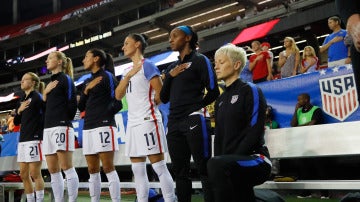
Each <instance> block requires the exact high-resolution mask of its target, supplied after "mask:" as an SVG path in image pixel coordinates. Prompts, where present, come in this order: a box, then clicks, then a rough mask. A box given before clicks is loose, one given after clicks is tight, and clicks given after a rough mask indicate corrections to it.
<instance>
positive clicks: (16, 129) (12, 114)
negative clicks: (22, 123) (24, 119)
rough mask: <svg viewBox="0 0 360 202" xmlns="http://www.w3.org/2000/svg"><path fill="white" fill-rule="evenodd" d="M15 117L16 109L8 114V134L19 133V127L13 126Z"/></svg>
mask: <svg viewBox="0 0 360 202" xmlns="http://www.w3.org/2000/svg"><path fill="white" fill-rule="evenodd" d="M15 115H16V109H13V110H11V111H10V112H9V114H8V118H7V126H8V131H9V133H12V132H19V126H15V124H14V117H15Z"/></svg>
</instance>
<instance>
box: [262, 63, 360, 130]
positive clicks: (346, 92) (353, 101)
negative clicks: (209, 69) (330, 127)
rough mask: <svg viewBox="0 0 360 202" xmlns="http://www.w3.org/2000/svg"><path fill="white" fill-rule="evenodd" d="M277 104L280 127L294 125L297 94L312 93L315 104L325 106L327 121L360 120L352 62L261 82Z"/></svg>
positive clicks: (271, 100) (276, 112)
mask: <svg viewBox="0 0 360 202" xmlns="http://www.w3.org/2000/svg"><path fill="white" fill-rule="evenodd" d="M257 86H259V87H260V88H261V89H262V91H263V93H264V95H265V97H266V100H267V103H268V105H271V106H272V107H273V115H274V120H276V121H277V122H278V123H279V125H280V128H285V127H291V126H290V122H291V118H292V116H293V114H294V111H295V106H296V103H297V97H298V95H299V94H301V93H308V94H309V95H310V101H311V103H312V104H313V105H316V106H319V107H321V108H322V110H323V114H324V119H325V123H339V122H347V121H358V120H360V111H359V103H358V101H357V97H358V95H357V92H356V87H355V79H354V74H353V71H352V66H351V65H346V66H339V67H333V68H327V69H322V70H319V71H317V72H312V73H305V74H301V75H297V76H293V77H289V78H284V79H279V80H273V81H268V82H263V83H259V84H257Z"/></svg>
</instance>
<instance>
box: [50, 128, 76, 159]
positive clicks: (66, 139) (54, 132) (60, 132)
mask: <svg viewBox="0 0 360 202" xmlns="http://www.w3.org/2000/svg"><path fill="white" fill-rule="evenodd" d="M43 150H44V155H48V154H55V153H56V152H57V151H74V150H75V134H74V129H73V128H71V127H68V126H57V127H52V128H45V129H44V138H43Z"/></svg>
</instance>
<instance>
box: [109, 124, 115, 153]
mask: <svg viewBox="0 0 360 202" xmlns="http://www.w3.org/2000/svg"><path fill="white" fill-rule="evenodd" d="M110 130H111V142H112V145H111V146H112V150H113V151H115V133H114V128H113V127H112V126H110Z"/></svg>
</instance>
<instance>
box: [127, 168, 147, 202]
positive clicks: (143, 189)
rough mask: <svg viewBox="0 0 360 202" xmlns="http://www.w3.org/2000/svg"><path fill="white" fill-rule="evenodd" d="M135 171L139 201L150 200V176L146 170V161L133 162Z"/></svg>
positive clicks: (145, 201)
mask: <svg viewBox="0 0 360 202" xmlns="http://www.w3.org/2000/svg"><path fill="white" fill-rule="evenodd" d="M131 169H132V171H133V173H134V179H135V188H136V197H137V201H138V202H148V198H149V178H148V176H147V172H146V163H145V162H137V163H131Z"/></svg>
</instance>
